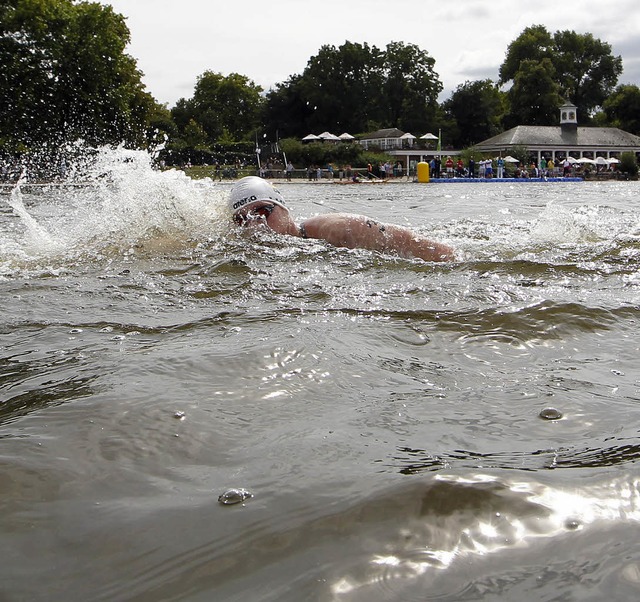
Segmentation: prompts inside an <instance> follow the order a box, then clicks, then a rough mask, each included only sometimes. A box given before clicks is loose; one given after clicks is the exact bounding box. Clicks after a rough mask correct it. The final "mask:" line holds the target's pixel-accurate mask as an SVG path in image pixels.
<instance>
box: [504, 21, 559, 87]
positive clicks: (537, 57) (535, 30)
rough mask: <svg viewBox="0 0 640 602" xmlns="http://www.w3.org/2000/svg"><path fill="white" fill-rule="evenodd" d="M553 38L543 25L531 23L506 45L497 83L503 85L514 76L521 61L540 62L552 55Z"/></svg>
mask: <svg viewBox="0 0 640 602" xmlns="http://www.w3.org/2000/svg"><path fill="white" fill-rule="evenodd" d="M553 52H554V47H553V38H552V36H551V34H550V33H549V32H548V30H547V28H546V27H545V26H544V25H533V26H532V27H527V28H525V29H524V31H523V32H522V33H521V34H520V35H519V36H518V37H517V38H516V39H515V40H514V41H513V42H511V44H509V46H508V47H507V53H506V55H505V57H504V61H503V63H502V65H500V69H499V75H500V79H499V82H498V83H499V84H500V85H504V84H506V83H508V82H510V81H513V80H514V79H515V78H516V75H517V73H518V71H519V70H520V64H521V63H522V62H523V61H537V62H540V61H542V59H544V58H550V57H551V56H553Z"/></svg>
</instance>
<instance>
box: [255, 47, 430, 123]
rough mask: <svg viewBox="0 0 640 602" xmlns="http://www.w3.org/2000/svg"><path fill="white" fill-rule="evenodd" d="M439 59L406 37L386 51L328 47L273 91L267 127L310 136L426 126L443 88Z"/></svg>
mask: <svg viewBox="0 0 640 602" xmlns="http://www.w3.org/2000/svg"><path fill="white" fill-rule="evenodd" d="M434 64H435V61H434V59H433V58H431V57H429V55H428V54H427V53H426V52H423V51H421V50H420V49H419V48H418V47H417V46H415V45H413V44H404V43H401V42H392V43H390V44H388V45H387V47H386V50H384V51H382V50H380V49H378V48H376V47H375V46H369V45H368V44H358V43H353V42H348V41H347V42H345V43H344V44H343V45H342V46H340V47H338V48H336V47H335V46H330V45H325V46H322V47H321V48H320V50H319V52H318V54H317V55H316V56H313V57H311V59H309V61H308V63H307V67H306V68H305V70H304V72H303V73H302V74H301V75H295V76H292V77H290V78H289V80H288V81H287V82H285V83H284V84H281V85H279V86H277V88H276V89H275V90H272V91H270V92H269V93H268V94H267V107H266V113H265V122H266V124H267V125H266V127H267V131H268V132H270V133H271V134H272V133H273V132H275V130H276V129H277V130H279V131H280V133H281V135H283V136H304V135H305V134H308V133H310V132H318V131H321V130H326V129H331V130H336V131H337V132H341V131H347V132H351V133H360V132H365V131H371V130H373V129H377V128H379V127H401V128H403V129H406V130H411V129H415V130H423V129H426V128H428V127H430V124H431V123H432V122H433V121H434V119H435V117H434V116H435V114H436V113H437V108H438V104H437V96H438V94H439V93H440V91H441V90H442V84H441V83H440V81H439V79H438V75H437V74H436V73H435V72H434V71H433V66H434Z"/></svg>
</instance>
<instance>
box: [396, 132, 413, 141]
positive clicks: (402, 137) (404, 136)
mask: <svg viewBox="0 0 640 602" xmlns="http://www.w3.org/2000/svg"><path fill="white" fill-rule="evenodd" d="M415 139H416V137H415V136H414V135H413V134H410V133H409V132H407V133H406V134H402V136H400V140H415Z"/></svg>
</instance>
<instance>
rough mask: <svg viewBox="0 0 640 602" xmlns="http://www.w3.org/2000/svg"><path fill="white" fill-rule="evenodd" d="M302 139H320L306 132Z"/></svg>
mask: <svg viewBox="0 0 640 602" xmlns="http://www.w3.org/2000/svg"><path fill="white" fill-rule="evenodd" d="M303 140H320V137H319V136H316V135H315V134H307V135H306V136H305V137H304V138H303Z"/></svg>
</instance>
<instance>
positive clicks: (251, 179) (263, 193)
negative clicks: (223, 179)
mask: <svg viewBox="0 0 640 602" xmlns="http://www.w3.org/2000/svg"><path fill="white" fill-rule="evenodd" d="M260 201H269V202H271V203H274V204H276V205H280V207H284V208H285V209H287V206H286V205H285V202H284V199H283V198H282V195H281V194H280V192H279V191H278V190H276V189H275V188H274V187H273V185H272V184H270V183H269V182H267V181H266V180H263V179H262V178H259V177H258V176H246V177H245V178H241V179H240V180H238V181H237V182H236V183H235V184H234V185H233V188H232V189H231V193H230V194H229V209H231V212H232V213H233V214H235V213H237V212H238V211H240V209H242V208H243V207H246V206H247V205H251V204H252V203H258V202H260Z"/></svg>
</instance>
